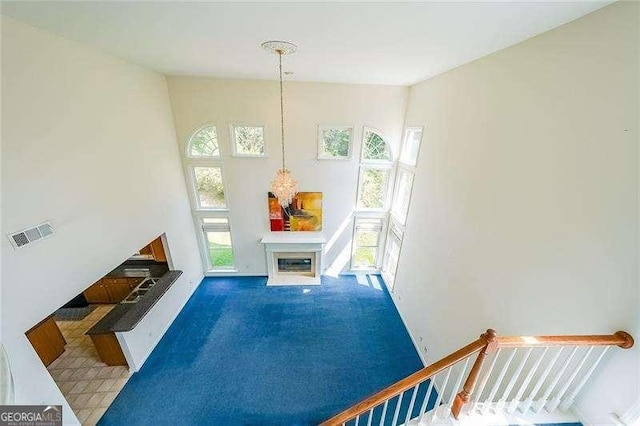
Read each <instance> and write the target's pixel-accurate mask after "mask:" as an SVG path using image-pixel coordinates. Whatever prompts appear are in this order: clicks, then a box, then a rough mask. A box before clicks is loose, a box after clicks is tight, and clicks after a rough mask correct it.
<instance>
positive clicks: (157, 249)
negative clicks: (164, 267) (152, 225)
mask: <svg viewBox="0 0 640 426" xmlns="http://www.w3.org/2000/svg"><path fill="white" fill-rule="evenodd" d="M149 245H150V246H151V254H152V255H153V259H154V260H155V261H156V262H166V261H167V255H166V254H165V252H164V246H163V245H162V237H158V238H156V239H155V240H153V241H151V244H149Z"/></svg>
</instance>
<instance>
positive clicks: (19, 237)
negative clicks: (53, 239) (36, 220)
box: [8, 222, 53, 250]
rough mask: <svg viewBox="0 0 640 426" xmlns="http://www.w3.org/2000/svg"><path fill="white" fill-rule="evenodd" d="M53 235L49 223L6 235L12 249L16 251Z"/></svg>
mask: <svg viewBox="0 0 640 426" xmlns="http://www.w3.org/2000/svg"><path fill="white" fill-rule="evenodd" d="M50 235H53V228H52V227H51V224H50V223H49V222H44V223H41V224H40V225H37V226H34V227H33V228H27V229H23V230H22V231H18V232H13V233H11V234H9V235H8V237H9V241H11V245H12V246H13V248H14V249H16V250H18V249H19V248H22V247H24V246H26V245H28V244H30V243H33V242H34V241H38V240H41V239H43V238H46V237H48V236H50Z"/></svg>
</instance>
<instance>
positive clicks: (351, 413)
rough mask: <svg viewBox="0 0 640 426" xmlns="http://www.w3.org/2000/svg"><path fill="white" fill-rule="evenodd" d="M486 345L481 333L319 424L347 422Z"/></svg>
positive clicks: (329, 425)
mask: <svg viewBox="0 0 640 426" xmlns="http://www.w3.org/2000/svg"><path fill="white" fill-rule="evenodd" d="M491 331H493V330H491ZM494 333H495V332H494ZM486 346H487V341H486V339H485V335H484V334H483V335H482V336H480V338H479V339H478V340H476V341H475V342H472V343H469V344H468V345H467V346H465V347H463V348H462V349H458V350H457V351H455V352H453V353H452V354H450V355H448V356H446V357H444V358H442V359H441V360H440V361H437V362H434V363H433V364H431V365H429V366H428V367H425V368H423V369H422V370H418V371H416V372H415V373H413V374H412V375H410V376H407V377H405V378H404V379H402V380H400V381H399V382H396V383H394V384H392V385H391V386H389V387H387V388H385V389H383V390H381V391H380V392H378V393H376V394H373V395H371V396H370V397H368V398H366V399H364V400H363V401H361V402H359V403H357V404H356V405H354V406H352V407H351V408H348V409H346V410H344V411H343V412H341V413H339V414H337V415H335V416H333V417H332V418H330V419H329V420H326V421H324V422H322V423H320V426H334V425H341V424H342V423H344V422H347V421H349V420H351V419H353V418H355V417H356V416H359V415H360V414H362V413H365V412H367V411H369V410H371V409H372V408H375V407H377V406H378V405H380V404H382V403H384V402H385V401H387V400H389V399H391V398H393V397H395V396H396V395H398V394H400V393H402V392H404V391H406V390H408V389H411V388H413V387H415V386H416V385H418V384H420V383H422V382H424V381H425V380H427V379H429V378H430V377H433V376H435V375H436V374H438V373H439V372H441V371H442V370H445V369H447V368H449V367H451V366H452V365H455V364H457V363H458V362H460V361H462V360H464V359H466V358H468V357H469V356H471V355H473V354H475V353H476V352H479V351H480V350H481V349H483V348H484V347H486Z"/></svg>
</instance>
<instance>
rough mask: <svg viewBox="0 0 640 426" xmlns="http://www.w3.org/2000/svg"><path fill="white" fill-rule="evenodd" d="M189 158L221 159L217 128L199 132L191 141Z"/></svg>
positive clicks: (208, 128)
mask: <svg viewBox="0 0 640 426" xmlns="http://www.w3.org/2000/svg"><path fill="white" fill-rule="evenodd" d="M189 156H191V157H219V156H220V149H219V147H218V134H217V132H216V126H208V127H205V128H203V129H201V130H199V131H198V132H197V133H196V134H194V135H193V136H192V137H191V139H189Z"/></svg>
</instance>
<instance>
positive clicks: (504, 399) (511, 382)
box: [495, 348, 533, 411]
mask: <svg viewBox="0 0 640 426" xmlns="http://www.w3.org/2000/svg"><path fill="white" fill-rule="evenodd" d="M532 350H533V348H529V349H528V350H527V352H526V353H525V354H524V356H523V357H522V359H521V360H520V364H518V367H517V368H516V371H514V372H513V374H511V379H510V380H509V383H508V384H507V387H506V388H504V392H502V397H501V398H500V400H498V402H497V404H496V407H495V410H496V411H500V410H502V409H503V408H504V406H505V404H506V402H507V399H508V398H509V394H510V393H511V390H512V389H513V387H514V386H515V384H516V380H518V379H519V378H520V373H522V369H523V368H524V365H525V364H526V363H527V360H528V359H529V356H530V355H531V351H532Z"/></svg>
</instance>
